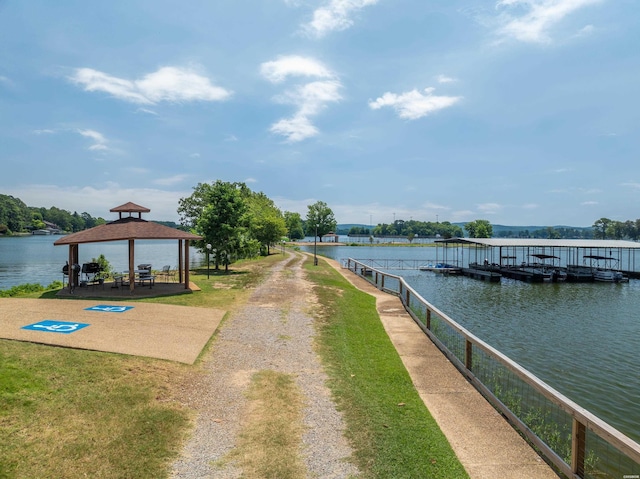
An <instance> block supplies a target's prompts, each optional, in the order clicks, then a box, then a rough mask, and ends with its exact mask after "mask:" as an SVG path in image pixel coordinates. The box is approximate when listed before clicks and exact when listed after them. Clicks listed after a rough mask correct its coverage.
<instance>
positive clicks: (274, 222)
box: [247, 193, 287, 255]
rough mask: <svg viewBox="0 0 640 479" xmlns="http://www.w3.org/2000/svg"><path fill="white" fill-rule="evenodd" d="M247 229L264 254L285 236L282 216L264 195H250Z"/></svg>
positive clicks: (285, 230) (285, 231) (285, 228)
mask: <svg viewBox="0 0 640 479" xmlns="http://www.w3.org/2000/svg"><path fill="white" fill-rule="evenodd" d="M248 204H249V210H248V214H247V217H248V227H249V232H250V234H251V236H252V237H253V238H255V239H256V240H258V241H259V242H260V245H261V246H262V249H263V250H266V254H267V255H268V254H269V253H270V247H271V245H273V244H276V243H278V242H280V240H281V239H282V237H283V236H284V235H286V234H287V226H286V224H285V220H284V216H283V215H282V212H281V211H280V209H278V207H277V206H276V205H275V203H274V202H273V200H271V199H270V198H268V197H267V196H266V195H265V194H264V193H251V194H250V195H249V197H248Z"/></svg>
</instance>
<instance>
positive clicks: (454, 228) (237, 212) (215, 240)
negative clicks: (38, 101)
mask: <svg viewBox="0 0 640 479" xmlns="http://www.w3.org/2000/svg"><path fill="white" fill-rule="evenodd" d="M307 208H308V211H307V216H306V218H302V216H301V215H300V213H296V212H291V211H284V212H282V211H280V209H278V208H277V207H276V206H275V204H274V202H273V201H272V200H271V199H269V198H268V197H267V196H266V195H265V194H264V193H256V192H253V191H251V189H250V188H248V187H247V185H245V184H244V183H229V182H223V181H221V180H218V181H216V182H214V183H211V184H203V183H200V184H198V185H197V186H195V187H194V192H193V194H192V195H191V196H189V197H188V198H182V199H181V200H180V202H179V207H178V213H179V214H180V225H176V223H174V222H159V223H162V224H165V225H168V226H174V227H179V228H182V229H186V230H192V231H194V232H196V233H198V234H200V235H201V236H204V237H205V239H206V241H204V242H203V245H204V246H203V247H205V246H206V245H207V244H211V245H212V249H214V246H213V245H216V246H215V249H216V251H222V250H225V249H226V250H231V249H233V250H234V251H236V252H239V251H247V252H248V251H255V250H256V249H257V250H258V251H260V250H261V249H262V250H265V249H266V251H267V252H268V249H269V246H270V245H272V244H275V243H277V242H279V241H280V240H281V239H282V238H283V237H284V238H288V239H291V240H296V239H302V238H304V237H305V236H311V237H314V236H317V237H318V238H319V240H320V241H322V237H323V236H324V235H325V234H327V233H329V232H335V231H336V228H337V222H336V220H335V217H334V214H333V211H332V210H331V208H330V207H329V206H328V205H327V204H326V203H325V202H322V201H317V202H316V203H314V204H313V205H308V207H307ZM104 223H106V220H105V219H104V218H101V217H97V218H94V217H93V216H91V215H90V214H89V213H86V212H83V213H78V212H76V211H74V212H73V213H71V212H70V211H67V210H63V209H60V208H57V207H55V206H52V207H50V208H45V207H33V206H27V205H26V204H25V203H24V202H23V201H22V200H20V199H19V198H14V197H13V196H9V195H3V194H0V235H11V234H13V233H25V232H30V231H33V230H38V229H43V228H46V227H47V226H48V225H55V226H57V227H58V228H59V229H60V230H62V231H64V232H67V233H72V232H77V231H82V230H84V229H88V228H93V227H94V226H97V225H100V224H104ZM211 225H214V226H213V227H212V226H211ZM215 228H220V229H221V231H220V232H214V231H213V230H214V229H215ZM507 228H509V227H501V229H500V230H499V231H496V232H494V229H493V226H492V225H491V223H490V222H489V221H487V220H483V219H480V220H474V221H470V222H468V223H465V224H464V231H466V232H467V236H469V237H472V238H490V237H494V236H495V237H502V238H549V239H562V238H584V239H590V238H594V237H595V238H598V239H618V240H620V239H629V240H632V241H637V240H638V239H639V238H640V219H636V220H627V221H616V220H611V219H608V218H600V219H598V220H596V221H595V222H594V223H593V225H592V227H591V228H571V227H558V228H554V227H546V228H540V229H536V230H532V231H529V230H528V229H524V230H523V229H521V228H518V229H515V230H510V229H507ZM348 234H351V235H371V236H402V237H406V238H407V239H408V240H409V241H412V240H413V239H414V238H416V237H442V238H451V237H457V236H464V232H463V228H462V227H461V226H459V225H457V224H453V223H450V222H448V221H442V222H435V223H434V222H423V221H414V220H413V219H412V220H409V221H405V220H402V219H399V220H394V222H393V223H391V224H386V223H381V224H378V225H376V226H375V227H370V228H366V227H363V226H354V227H352V228H351V229H350V230H349V231H348ZM223 243H225V244H226V245H227V246H226V247H222V244H223ZM200 246H202V245H200ZM220 248H221V249H220Z"/></svg>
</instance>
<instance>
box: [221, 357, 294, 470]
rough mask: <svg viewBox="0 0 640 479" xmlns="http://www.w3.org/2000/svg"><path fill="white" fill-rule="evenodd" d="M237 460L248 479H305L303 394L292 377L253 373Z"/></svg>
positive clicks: (269, 372) (234, 451) (270, 372)
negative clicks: (302, 453)
mask: <svg viewBox="0 0 640 479" xmlns="http://www.w3.org/2000/svg"><path fill="white" fill-rule="evenodd" d="M247 398H248V399H249V403H248V410H247V412H246V415H245V421H244V423H243V425H242V431H241V433H240V439H239V441H238V446H237V448H236V449H234V450H233V451H232V452H231V453H230V455H229V459H231V460H235V461H236V462H237V464H238V467H239V468H240V469H241V470H242V477H243V478H245V479H303V478H305V477H307V476H306V467H305V465H304V462H303V459H302V455H301V452H302V449H301V448H302V433H303V425H302V408H303V395H302V393H301V391H300V390H299V388H298V386H297V385H296V383H295V381H294V379H293V377H292V376H291V375H288V374H284V373H281V372H276V371H269V370H265V371H260V372H258V373H256V374H254V376H253V378H252V381H251V385H250V386H249V390H248V392H247Z"/></svg>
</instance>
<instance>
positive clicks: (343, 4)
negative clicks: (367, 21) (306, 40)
mask: <svg viewBox="0 0 640 479" xmlns="http://www.w3.org/2000/svg"><path fill="white" fill-rule="evenodd" d="M376 3H378V0H330V1H329V2H328V3H326V4H325V5H324V6H322V7H320V8H318V9H317V10H315V11H314V12H313V19H312V20H311V22H309V23H308V24H306V25H303V30H304V31H305V32H307V33H308V34H310V35H313V36H316V37H323V36H325V35H326V34H327V33H329V32H331V31H334V30H338V31H340V30H346V29H347V28H350V27H351V26H352V25H353V20H352V18H351V17H352V16H353V14H354V13H356V12H357V11H358V10H362V9H363V8H365V7H368V6H370V5H375V4H376Z"/></svg>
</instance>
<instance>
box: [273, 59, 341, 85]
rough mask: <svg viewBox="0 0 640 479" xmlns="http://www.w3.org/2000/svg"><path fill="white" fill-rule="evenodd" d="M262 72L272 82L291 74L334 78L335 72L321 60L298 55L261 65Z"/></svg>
mask: <svg viewBox="0 0 640 479" xmlns="http://www.w3.org/2000/svg"><path fill="white" fill-rule="evenodd" d="M260 74H261V75H262V76H263V77H265V78H266V79H267V80H269V81H270V82H272V83H280V82H283V81H284V80H286V79H287V77H290V76H306V77H315V78H333V76H334V75H333V73H331V71H330V70H329V69H328V68H327V67H326V66H324V65H323V64H322V63H321V62H319V61H317V60H315V59H313V58H307V57H301V56H298V55H286V56H281V57H278V59H277V60H274V61H270V62H264V63H263V64H262V65H260Z"/></svg>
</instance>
